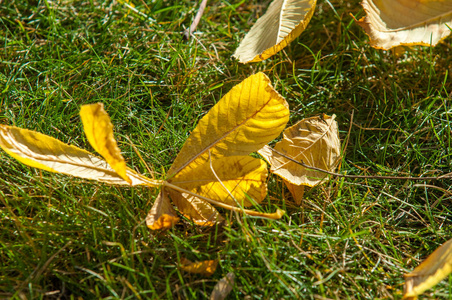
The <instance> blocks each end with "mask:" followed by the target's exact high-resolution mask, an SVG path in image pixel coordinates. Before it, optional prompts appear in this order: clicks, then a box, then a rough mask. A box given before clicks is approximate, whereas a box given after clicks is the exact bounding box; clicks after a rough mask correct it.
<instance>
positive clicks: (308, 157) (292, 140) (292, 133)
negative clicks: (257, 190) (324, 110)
mask: <svg viewBox="0 0 452 300" xmlns="http://www.w3.org/2000/svg"><path fill="white" fill-rule="evenodd" d="M334 118H335V116H333V117H330V116H327V115H323V117H318V116H317V117H312V118H308V119H304V120H301V121H300V122H298V123H297V124H295V125H294V126H291V127H289V128H287V129H286V130H284V138H283V140H282V141H280V142H278V143H276V145H275V150H277V151H278V152H281V153H283V154H284V155H286V156H288V157H290V158H292V159H294V160H296V161H302V162H304V163H305V164H307V165H309V166H312V167H317V168H320V169H323V170H327V171H333V170H334V168H335V167H336V164H337V160H338V158H339V157H340V149H341V147H340V140H339V132H338V127H337V122H336V121H334ZM258 153H259V154H261V155H262V156H263V157H264V158H265V160H267V161H268V162H269V163H270V165H271V169H270V171H271V172H272V173H274V174H277V175H278V176H280V177H282V178H283V179H284V180H286V181H288V182H289V183H292V184H295V185H305V186H309V187H312V186H314V185H317V184H319V183H320V182H322V180H323V179H324V178H325V177H326V174H325V173H322V172H320V171H315V170H311V169H307V168H305V167H303V166H301V165H299V164H297V163H295V162H292V161H291V160H289V159H287V158H285V157H283V156H281V155H279V154H278V153H276V152H274V151H272V150H271V148H270V147H268V146H265V147H264V148H263V149H261V150H259V151H258Z"/></svg>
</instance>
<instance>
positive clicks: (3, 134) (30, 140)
mask: <svg viewBox="0 0 452 300" xmlns="http://www.w3.org/2000/svg"><path fill="white" fill-rule="evenodd" d="M0 147H1V148H2V149H3V150H4V151H5V152H6V153H8V154H9V155H11V156H12V157H13V158H15V159H17V160H18V161H20V162H21V163H23V164H25V165H27V166H30V167H34V168H38V169H42V170H45V171H49V172H54V173H61V174H66V175H71V176H75V177H80V178H85V179H92V180H97V181H101V182H105V183H109V184H119V185H129V182H127V181H125V180H124V179H123V178H121V177H120V176H119V175H118V174H117V173H116V171H115V170H113V169H112V168H111V166H110V165H109V164H108V163H107V162H106V161H104V160H103V159H101V158H99V157H97V156H95V155H93V154H91V153H90V152H88V151H86V150H83V149H80V148H78V147H75V146H71V145H67V144H65V143H63V142H61V141H59V140H57V139H55V138H53V137H50V136H48V135H45V134H42V133H39V132H36V131H31V130H27V129H22V128H18V127H14V126H7V125H0ZM126 172H127V176H128V177H129V178H130V179H131V181H132V185H149V186H158V185H161V181H159V180H152V179H149V178H147V177H145V176H143V175H141V174H138V173H137V172H135V171H133V170H132V169H129V168H127V169H126Z"/></svg>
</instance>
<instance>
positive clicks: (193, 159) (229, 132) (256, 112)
mask: <svg viewBox="0 0 452 300" xmlns="http://www.w3.org/2000/svg"><path fill="white" fill-rule="evenodd" d="M271 100H272V97H269V100H268V101H267V102H265V103H263V105H262V107H261V108H260V109H259V110H256V111H255V112H254V114H252V115H251V116H250V117H248V118H246V119H245V120H243V122H241V123H240V124H238V125H237V126H235V127H234V128H232V129H231V130H229V131H227V132H226V133H225V134H223V135H222V136H221V138H220V139H217V140H215V141H214V142H213V143H211V144H210V145H208V146H206V147H205V148H204V149H203V150H202V151H200V152H199V154H198V155H195V156H194V157H193V158H191V159H190V160H188V161H187V162H186V163H185V164H183V165H182V166H181V167H180V168H179V169H178V170H176V171H175V172H174V176H176V175H177V174H178V173H180V172H181V171H182V170H183V169H185V168H186V167H188V166H189V165H190V164H191V163H192V162H193V161H195V160H196V159H198V158H199V157H200V156H202V155H203V154H204V153H205V152H206V151H208V150H209V149H211V148H213V147H214V146H215V145H216V144H218V143H219V142H221V141H222V140H223V139H225V138H226V137H227V136H228V135H229V134H231V133H232V132H233V131H234V130H236V129H237V128H239V127H241V126H242V125H243V124H244V123H246V122H248V120H250V119H252V118H253V117H254V116H256V115H257V114H258V113H259V112H260V111H262V110H263V109H264V107H265V106H267V104H268V103H269V102H270V101H271Z"/></svg>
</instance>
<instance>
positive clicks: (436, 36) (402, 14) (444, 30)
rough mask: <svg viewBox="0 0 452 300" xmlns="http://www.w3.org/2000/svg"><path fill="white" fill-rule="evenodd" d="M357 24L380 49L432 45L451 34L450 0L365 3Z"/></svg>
mask: <svg viewBox="0 0 452 300" xmlns="http://www.w3.org/2000/svg"><path fill="white" fill-rule="evenodd" d="M362 6H363V8H364V10H365V11H366V14H367V15H366V17H365V18H362V19H361V20H360V21H359V23H358V24H359V25H361V27H363V28H364V30H365V31H366V33H367V34H368V35H369V37H370V44H371V45H372V46H373V47H375V48H379V49H385V50H387V49H390V48H392V47H396V46H400V45H408V46H410V45H424V46H435V45H436V44H437V43H438V42H439V41H441V40H442V39H444V38H446V37H447V36H448V35H449V34H450V32H451V31H450V28H451V26H452V1H431V0H428V1H426V0H364V1H363V2H362Z"/></svg>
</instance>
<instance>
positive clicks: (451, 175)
mask: <svg viewBox="0 0 452 300" xmlns="http://www.w3.org/2000/svg"><path fill="white" fill-rule="evenodd" d="M270 149H272V151H273V152H275V153H277V154H278V155H281V156H282V157H284V158H286V159H288V160H290V161H292V162H294V163H296V164H299V165H300V166H303V167H305V168H306V169H311V170H315V171H319V172H322V173H326V174H329V175H333V176H337V177H342V178H361V179H401V180H439V179H446V178H452V173H447V174H444V175H441V176H437V177H409V176H408V177H407V176H379V175H373V176H366V175H345V174H339V173H334V172H331V171H327V170H324V169H320V168H317V167H313V166H309V165H307V164H305V163H304V162H303V161H302V160H301V161H298V160H296V159H294V158H292V157H289V156H287V155H285V154H284V153H281V152H279V151H278V150H276V149H273V148H271V147H270Z"/></svg>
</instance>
